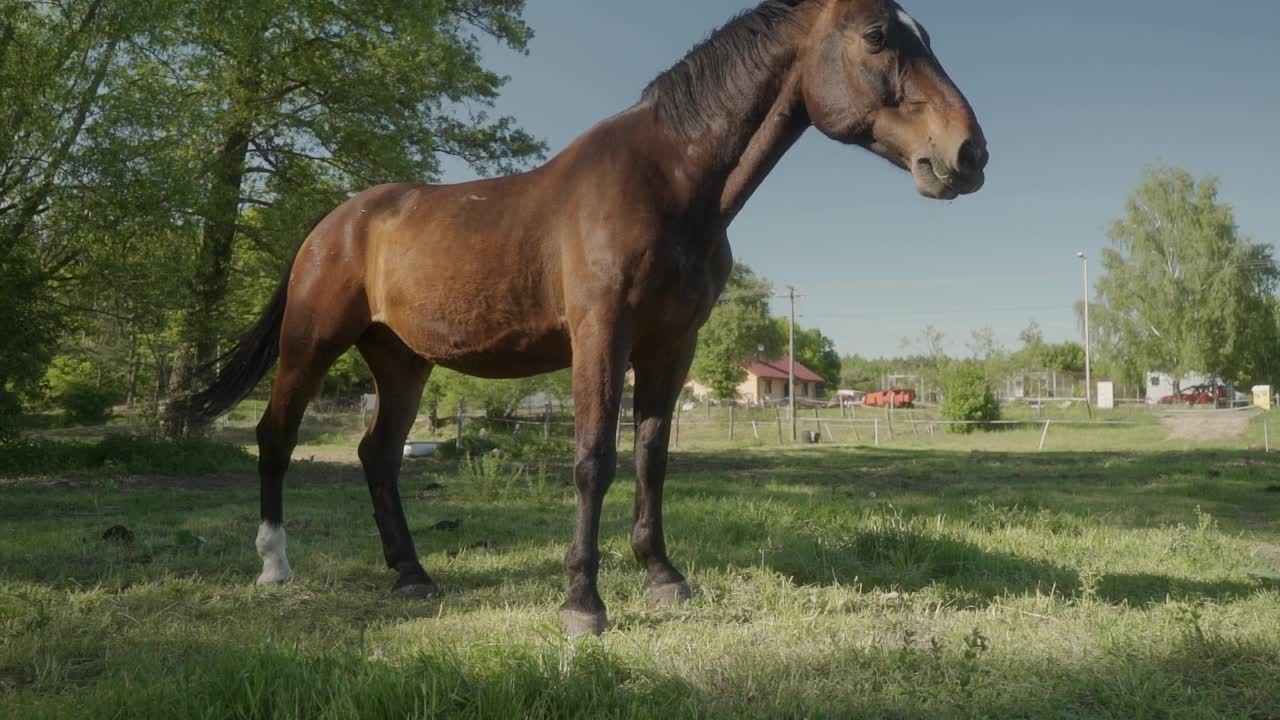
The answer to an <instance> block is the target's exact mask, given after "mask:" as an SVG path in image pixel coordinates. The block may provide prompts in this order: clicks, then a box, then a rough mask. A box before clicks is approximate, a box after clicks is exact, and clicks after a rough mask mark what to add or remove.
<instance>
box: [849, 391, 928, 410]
mask: <svg viewBox="0 0 1280 720" xmlns="http://www.w3.org/2000/svg"><path fill="white" fill-rule="evenodd" d="M915 403H916V391H915V390H911V389H904V388H893V389H891V390H881V391H880V392H873V393H867V397H866V398H865V399H864V400H863V401H862V404H864V405H866V406H867V407H889V406H890V405H892V406H893V407H894V408H895V409H896V408H909V407H913V406H915Z"/></svg>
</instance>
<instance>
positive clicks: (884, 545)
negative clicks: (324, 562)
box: [0, 449, 1280, 605]
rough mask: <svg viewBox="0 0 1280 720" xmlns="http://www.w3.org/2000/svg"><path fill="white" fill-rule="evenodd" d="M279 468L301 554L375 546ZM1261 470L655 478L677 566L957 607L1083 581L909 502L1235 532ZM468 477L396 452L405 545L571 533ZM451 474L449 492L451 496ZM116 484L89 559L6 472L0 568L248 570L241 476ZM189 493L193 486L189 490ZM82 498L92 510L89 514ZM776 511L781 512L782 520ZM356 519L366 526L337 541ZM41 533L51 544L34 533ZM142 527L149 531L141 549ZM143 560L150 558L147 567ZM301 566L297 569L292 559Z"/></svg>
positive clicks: (869, 461) (1144, 598) (1211, 594)
mask: <svg viewBox="0 0 1280 720" xmlns="http://www.w3.org/2000/svg"><path fill="white" fill-rule="evenodd" d="M628 465H629V458H625V459H624V464H623V468H624V469H623V471H622V472H621V473H620V477H619V483H618V484H619V486H621V485H629V484H630V472H629V470H628V469H627V468H628ZM295 468H296V471H295V472H293V473H291V474H290V479H289V483H288V487H289V490H288V491H287V500H286V507H287V509H288V513H289V517H290V518H291V520H290V533H291V539H295V541H296V542H300V543H302V545H301V547H302V548H304V549H303V552H304V553H306V552H309V551H311V552H318V553H325V554H329V555H334V556H340V557H343V558H344V560H345V559H346V558H351V559H352V560H353V561H355V562H360V563H366V562H367V561H368V560H370V559H374V558H377V557H378V556H379V554H380V553H379V551H378V548H377V540H376V535H375V534H374V533H373V530H372V527H373V526H372V522H371V521H370V519H369V514H368V512H367V508H368V505H367V503H368V500H367V495H366V494H365V492H364V488H363V479H362V477H361V473H360V471H359V468H358V467H348V466H341V465H333V466H330V465H321V464H310V463H303V464H299V465H297V466H295ZM1277 469H1280V462H1278V461H1277V460H1275V459H1272V458H1269V457H1266V456H1261V455H1255V454H1249V453H1235V452H1207V453H1163V454H1151V455H1147V454H1127V453H1099V454H1092V455H1080V454H1009V453H1000V454H993V453H945V452H913V451H893V450H847V449H844V450H829V449H820V450H813V451H800V452H789V453H772V452H749V453H698V454H677V455H676V456H674V462H673V467H672V472H671V477H670V480H669V482H668V485H667V487H668V490H667V495H668V500H667V503H666V507H667V526H668V528H670V531H669V532H670V533H671V543H670V546H671V549H672V554H673V557H674V558H675V559H676V562H677V563H679V564H680V565H682V566H684V567H696V568H724V569H732V568H743V567H757V566H759V565H760V564H761V563H762V562H763V563H764V564H765V565H766V566H767V567H768V568H769V569H771V570H773V571H775V572H777V573H780V574H782V575H784V576H787V577H790V578H792V580H793V581H794V582H795V583H798V584H805V585H831V584H841V585H851V584H854V583H860V584H861V585H862V586H863V587H865V588H875V589H883V590H902V591H915V590H919V589H922V588H925V587H929V586H935V585H936V586H941V587H942V588H944V589H945V590H946V591H947V592H948V594H949V595H950V596H952V597H954V598H955V599H957V600H958V602H959V603H960V604H962V605H969V604H972V605H981V604H983V603H985V602H989V601H990V600H991V599H993V598H996V597H998V596H1001V595H1005V594H1010V593H1013V594H1034V593H1041V594H1049V593H1054V594H1058V595H1065V596H1071V595H1074V594H1076V593H1079V592H1081V590H1082V583H1081V579H1080V577H1079V576H1078V574H1077V573H1076V571H1075V570H1074V569H1072V568H1069V567H1065V566H1063V565H1059V564H1055V563H1052V562H1044V561H1038V560H1033V559H1028V558H1025V557H1019V556H1018V555H1016V554H1013V553H1007V552H996V551H992V550H990V549H988V548H982V547H978V546H976V545H974V544H971V543H967V542H963V541H960V540H957V539H955V538H953V537H949V536H946V535H944V534H942V533H939V532H936V531H934V530H932V529H930V528H929V527H928V526H927V525H926V524H924V523H914V522H911V521H910V520H909V518H912V517H916V518H927V517H932V516H935V515H946V516H947V517H948V519H949V520H960V521H966V522H969V523H971V524H973V525H974V527H979V528H982V527H991V528H999V527H1006V526H1017V525H1022V526H1026V527H1030V528H1032V529H1033V530H1035V531H1036V532H1039V531H1041V530H1050V531H1054V532H1060V533H1065V534H1070V533H1072V532H1079V531H1080V530H1081V528H1082V527H1084V526H1086V525H1104V526H1116V527H1122V528H1142V527H1158V526H1161V525H1166V524H1173V523H1175V522H1182V521H1184V520H1186V519H1187V518H1189V517H1190V516H1191V512H1192V511H1193V510H1194V509H1195V508H1198V507H1201V506H1203V507H1205V509H1206V510H1207V511H1209V512H1212V513H1213V514H1214V515H1216V516H1217V517H1218V519H1219V520H1220V521H1221V523H1222V525H1223V526H1224V527H1225V528H1231V529H1238V528H1240V527H1252V526H1254V524H1255V518H1259V521H1262V519H1261V517H1260V516H1262V517H1265V519H1266V520H1267V521H1272V522H1273V521H1274V517H1275V516H1277V515H1280V496H1278V495H1276V494H1275V493H1270V494H1269V493H1266V492H1265V488H1266V487H1267V486H1268V485H1270V484H1273V483H1274V479H1273V478H1274V477H1275V472H1276V470H1277ZM450 475H452V477H448V476H450ZM442 476H444V477H445V478H446V479H445V485H446V488H445V489H444V491H443V492H442V493H438V494H435V493H433V494H429V495H426V496H424V498H423V499H421V500H418V499H416V498H417V496H418V489H419V487H421V486H424V485H425V484H426V483H427V482H429V481H434V480H437V479H441V477H442ZM469 482H471V481H469V480H467V479H465V478H460V477H458V476H457V474H456V469H454V466H453V465H450V464H447V463H439V462H435V463H415V464H412V465H410V466H408V468H407V470H406V473H405V481H404V495H405V497H406V502H407V505H408V514H409V518H410V524H411V527H412V529H413V532H414V534H415V536H416V538H417V540H418V543H419V549H420V551H421V552H422V553H424V554H433V553H438V552H444V553H446V555H447V554H448V553H454V552H458V551H461V550H464V549H465V548H467V547H473V546H475V545H477V544H480V543H483V544H486V545H488V546H489V548H490V549H489V550H487V552H503V551H504V548H509V547H513V546H539V545H543V546H545V545H551V546H563V544H564V543H566V542H567V541H568V538H569V534H570V530H571V523H572V489H571V488H568V487H560V486H553V487H552V488H550V489H546V490H543V491H540V492H541V493H542V494H541V496H533V495H529V496H525V495H522V494H521V491H520V490H519V489H516V490H515V491H508V492H506V493H505V494H502V495H500V496H496V497H495V498H494V499H492V501H490V500H486V499H485V498H484V497H482V496H479V494H478V493H477V492H476V490H475V489H474V488H470V487H464V486H465V484H466V483H469ZM449 486H452V487H454V488H462V490H461V491H460V492H459V493H457V495H456V496H454V495H453V494H451V493H450V492H449ZM122 488H123V489H124V490H125V492H122V493H116V492H115V491H114V490H113V489H110V488H109V489H107V490H105V491H101V492H99V493H98V495H100V496H102V497H106V498H108V500H106V502H107V503H110V504H112V505H115V506H117V507H115V508H112V511H113V512H114V513H115V515H114V516H112V517H120V518H123V519H124V520H125V521H126V522H127V524H129V525H130V527H131V528H132V529H133V530H135V531H136V532H137V533H138V536H139V544H138V546H136V547H138V548H143V547H146V548H147V550H146V551H145V552H144V551H142V550H141V549H138V550H137V551H135V552H134V553H133V554H132V555H126V556H124V557H121V558H117V559H116V561H115V562H109V563H103V562H102V561H101V554H102V553H103V552H105V551H103V550H100V549H99V548H100V546H101V545H100V542H101V541H100V540H99V538H98V535H99V534H100V533H101V531H102V529H103V528H105V527H107V526H108V525H110V524H113V523H114V522H115V521H114V520H112V521H111V522H106V523H105V524H104V520H106V519H107V517H108V516H107V515H104V513H103V512H102V507H101V505H100V503H101V502H102V500H101V498H100V497H98V496H94V497H93V498H92V499H91V502H90V500H89V498H87V493H77V492H63V490H68V488H48V487H46V488H35V487H29V488H25V489H24V488H12V487H11V488H6V489H5V492H6V493H7V494H8V495H9V497H7V498H6V500H7V501H8V502H6V503H4V507H2V508H0V519H3V520H4V521H5V522H6V524H10V523H11V524H12V526H13V528H14V531H15V532H18V533H26V534H28V535H29V536H30V537H31V538H33V541H32V543H31V547H32V548H34V549H33V550H32V553H33V554H32V557H31V558H29V560H28V561H23V562H17V561H15V562H5V563H4V565H3V567H0V571H2V572H3V577H4V578H5V579H12V580H28V581H32V582H38V583H43V584H54V585H62V584H68V583H70V584H75V585H88V586H93V585H97V584H104V585H108V586H109V585H113V584H117V583H118V582H126V583H127V582H131V581H132V582H136V581H140V580H142V579H145V578H146V577H147V576H148V573H151V574H160V573H162V572H169V573H173V574H177V575H187V574H191V573H197V574H205V575H209V576H212V575H218V574H226V573H227V572H228V568H233V569H232V570H231V572H236V571H239V572H241V573H243V575H244V578H245V582H249V581H251V580H252V577H253V575H254V574H256V572H257V569H258V568H257V561H256V557H255V556H254V554H253V553H252V549H251V543H250V542H249V540H248V539H247V535H246V531H245V528H249V526H250V525H251V524H252V520H251V518H252V515H253V511H254V508H255V504H254V503H252V502H251V501H245V502H243V503H240V502H239V501H237V503H228V500H229V498H230V497H231V495H230V493H231V492H234V493H235V495H234V497H236V498H244V497H245V496H246V495H251V494H252V493H253V492H254V490H255V488H256V482H255V478H254V477H253V475H252V474H236V475H231V476H218V477H217V478H216V479H212V480H211V479H209V478H200V477H196V478H164V479H145V480H137V479H129V481H128V482H127V483H125V484H124V485H122ZM233 488H234V490H232V489H233ZM99 490H101V488H99ZM188 490H198V491H201V492H200V493H199V495H198V496H197V495H193V494H190V493H188V492H187V491H188ZM872 493H875V497H872V496H871V494H872ZM619 494H620V493H619V490H618V489H615V491H614V493H613V497H612V499H611V500H610V502H609V503H607V504H606V510H605V517H604V518H603V522H602V539H604V540H606V541H608V540H609V539H614V540H616V539H617V538H624V537H626V535H627V532H628V529H629V524H630V508H629V502H627V500H626V498H625V497H623V498H619V497H618V496H619ZM339 495H341V497H338V496H339ZM219 498H221V500H220V501H219ZM815 503H817V507H818V508H819V509H820V510H821V511H822V512H823V513H826V515H828V516H830V517H827V518H826V519H825V521H824V522H818V523H810V522H809V521H808V517H809V516H810V515H812V514H814V513H816V512H818V510H815ZM240 504H243V505H244V507H243V508H242V509H238V508H239V505H240ZM753 505H755V506H761V507H762V508H763V509H760V508H757V509H758V510H759V513H757V515H755V516H750V515H744V514H743V513H742V510H743V507H744V506H753ZM90 508H91V509H92V510H93V512H86V510H89V509H90ZM353 510H356V511H358V512H353ZM1042 510H1043V511H1045V512H1047V513H1049V514H1048V515H1047V516H1046V515H1044V514H1043V513H1041V512H1039V511H1042ZM866 513H869V514H871V515H873V516H876V517H888V516H891V515H894V514H901V515H903V516H906V517H908V521H905V523H896V524H895V522H885V523H880V524H874V523H872V524H871V525H868V523H867V522H866V516H865V515H864V517H863V518H862V520H859V519H858V516H859V515H861V514H866ZM80 516H84V517H80ZM780 516H787V517H786V519H785V520H779V519H778V518H779V517H780ZM442 518H449V519H453V518H461V519H464V520H465V523H464V524H463V529H462V531H461V532H460V533H454V534H448V535H444V534H439V533H429V532H426V527H427V526H429V525H430V524H432V523H434V522H435V521H437V520H440V519H442ZM193 522H194V523H197V524H200V527H208V529H209V530H208V531H209V537H208V540H209V544H208V546H207V547H202V548H200V553H198V554H197V553H188V552H187V550H188V549H187V548H181V547H171V546H172V545H174V543H173V542H172V541H171V538H173V537H174V533H175V531H177V530H178V529H180V528H183V527H185V526H186V525H187V524H189V523H193ZM99 525H101V526H102V527H98V526H99ZM51 528H52V529H51ZM68 528H72V529H74V528H80V533H81V536H80V537H78V538H76V539H75V542H76V543H77V544H78V547H76V548H75V549H74V550H73V549H71V548H70V547H69V546H68V545H67V542H66V541H67V538H66V537H64V536H62V535H59V534H57V532H55V531H60V532H63V533H65V532H66V530H67V529H68ZM249 529H250V530H251V529H252V528H249ZM353 531H354V532H355V534H356V535H359V536H364V539H362V540H361V541H360V542H359V543H355V544H353V543H352V539H351V538H352V532H353ZM46 532H47V533H50V537H52V538H58V539H59V542H53V543H51V542H46V541H43V540H40V539H39V538H40V537H41V533H46ZM148 537H152V538H157V540H156V541H155V542H153V543H152V544H151V545H150V546H147V545H146V542H145V541H146V538H148ZM0 540H2V538H0ZM295 547H297V546H296V545H295ZM59 552H62V553H64V556H62V557H59V556H58V553H59ZM623 552H624V554H629V553H627V552H626V551H623ZM66 555H70V556H66ZM153 559H154V560H155V561H156V565H155V566H154V567H150V566H149V564H150V563H151V562H152V560H153ZM303 559H304V560H305V555H304V556H303ZM434 562H435V563H436V566H435V567H433V566H432V563H430V562H429V563H428V570H429V571H430V572H432V573H433V574H436V575H438V576H441V579H442V580H443V582H444V584H445V586H446V588H447V587H448V586H449V585H450V584H453V583H457V584H458V585H460V586H462V587H464V588H467V589H471V590H474V589H476V588H478V587H480V586H483V585H485V584H487V583H488V584H493V585H495V586H498V585H501V584H503V583H506V582H521V581H527V580H534V579H537V578H542V577H546V578H548V579H550V580H554V581H557V582H558V581H559V580H560V576H561V574H562V571H561V569H560V567H559V565H558V563H551V562H545V561H538V562H537V563H536V564H534V565H531V566H530V567H528V568H527V569H515V570H510V571H507V570H488V569H485V570H477V569H474V568H472V567H469V566H467V565H466V564H465V563H459V564H457V565H456V566H455V565H453V564H452V563H450V564H449V565H448V566H446V567H443V568H442V567H440V566H439V561H438V559H436V560H435V561H434ZM628 562H629V560H628ZM299 570H300V572H304V573H305V572H306V568H305V565H300V567H299ZM388 577H389V576H388ZM113 580H115V582H113ZM368 581H369V582H373V579H369V580H368ZM1095 589H1096V593H1097V596H1098V597H1100V598H1102V599H1105V600H1106V601H1107V602H1111V603H1115V604H1122V603H1128V604H1145V603H1149V602H1156V601H1160V600H1163V599H1164V598H1165V597H1166V596H1169V597H1175V598H1178V597H1205V598H1212V599H1215V600H1220V601H1228V600H1231V599H1234V598H1239V597H1243V596H1245V595H1247V594H1248V593H1249V591H1250V590H1251V589H1252V586H1251V585H1249V584H1248V583H1244V582H1214V583H1209V582H1199V581H1193V580H1189V579H1183V578H1176V577H1169V576H1163V575H1157V574H1152V575H1108V576H1104V577H1102V578H1101V579H1100V580H1099V581H1098V584H1097V587H1096V588H1095Z"/></svg>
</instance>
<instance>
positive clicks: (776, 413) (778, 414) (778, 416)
mask: <svg viewBox="0 0 1280 720" xmlns="http://www.w3.org/2000/svg"><path fill="white" fill-rule="evenodd" d="M773 416H774V418H776V419H777V421H778V444H779V445H783V444H785V441H784V440H783V439H782V411H781V410H779V409H778V408H774V409H773Z"/></svg>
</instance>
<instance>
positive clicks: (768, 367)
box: [747, 357, 826, 383]
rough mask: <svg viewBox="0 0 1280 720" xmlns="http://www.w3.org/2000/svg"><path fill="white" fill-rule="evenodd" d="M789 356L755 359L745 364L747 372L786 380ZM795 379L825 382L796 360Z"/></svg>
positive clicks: (767, 377) (760, 376) (757, 375)
mask: <svg viewBox="0 0 1280 720" xmlns="http://www.w3.org/2000/svg"><path fill="white" fill-rule="evenodd" d="M789 361H790V358H787V357H782V358H779V359H777V360H768V361H756V362H753V363H749V364H748V365H747V372H749V373H751V374H752V375H755V376H756V377H758V378H765V379H768V380H786V379H787V364H788V362H789ZM796 380H799V381H801V382H814V383H822V382H826V380H824V379H823V378H822V376H821V375H819V374H818V373H816V372H814V371H812V370H810V369H809V368H807V367H805V366H804V365H801V364H800V363H799V362H798V361H797V362H796Z"/></svg>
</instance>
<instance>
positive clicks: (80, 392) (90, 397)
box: [44, 355, 119, 425]
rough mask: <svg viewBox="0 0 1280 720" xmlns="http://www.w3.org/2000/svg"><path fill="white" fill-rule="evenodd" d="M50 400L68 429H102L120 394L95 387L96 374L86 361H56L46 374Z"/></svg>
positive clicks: (66, 358) (45, 381) (106, 388)
mask: <svg viewBox="0 0 1280 720" xmlns="http://www.w3.org/2000/svg"><path fill="white" fill-rule="evenodd" d="M44 384H45V387H46V389H47V391H48V396H49V399H50V400H52V401H53V402H54V404H56V405H57V406H58V407H59V408H61V409H62V412H63V422H64V423H66V424H67V425H101V424H102V423H105V422H106V421H107V420H109V419H110V418H111V406H112V405H114V404H115V402H116V400H117V399H118V397H119V393H117V392H115V391H114V390H113V389H112V388H110V387H106V386H103V385H100V384H99V383H98V372H97V370H95V369H94V367H93V364H92V363H90V362H88V361H87V360H75V359H73V358H70V357H67V356H65V355H64V356H61V357H58V358H55V359H54V361H53V363H52V364H50V365H49V370H48V372H46V373H45V377H44Z"/></svg>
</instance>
